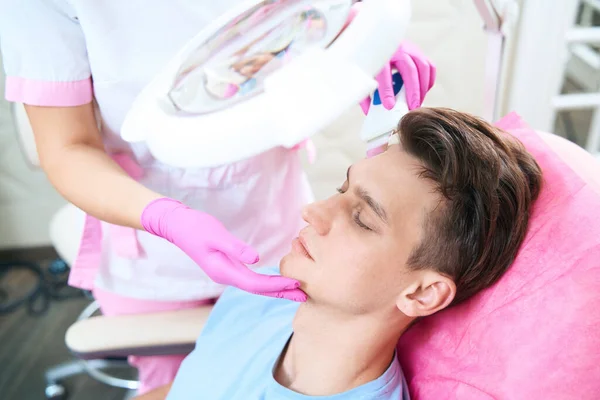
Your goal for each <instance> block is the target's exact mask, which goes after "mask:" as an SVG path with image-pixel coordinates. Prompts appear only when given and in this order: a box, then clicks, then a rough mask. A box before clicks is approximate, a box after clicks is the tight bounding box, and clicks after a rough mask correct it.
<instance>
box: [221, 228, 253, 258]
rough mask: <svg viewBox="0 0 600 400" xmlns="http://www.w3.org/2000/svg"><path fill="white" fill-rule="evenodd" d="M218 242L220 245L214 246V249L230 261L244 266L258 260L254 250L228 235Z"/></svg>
mask: <svg viewBox="0 0 600 400" xmlns="http://www.w3.org/2000/svg"><path fill="white" fill-rule="evenodd" d="M220 240H221V241H220V243H218V244H217V245H216V246H215V247H216V249H217V250H219V251H221V252H223V253H225V254H226V255H227V256H228V257H229V258H231V259H232V260H237V261H239V262H242V263H244V264H256V263H257V262H258V260H259V259H260V257H259V255H258V252H257V251H256V250H254V249H253V248H252V247H250V246H248V245H247V244H246V243H244V242H242V241H241V240H239V239H238V238H236V237H235V236H233V235H231V234H229V233H228V234H227V235H226V236H225V237H221V238H220Z"/></svg>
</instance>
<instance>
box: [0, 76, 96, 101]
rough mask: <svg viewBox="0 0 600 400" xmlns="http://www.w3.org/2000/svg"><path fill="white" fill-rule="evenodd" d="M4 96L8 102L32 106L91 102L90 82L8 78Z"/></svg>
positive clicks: (85, 80) (83, 80)
mask: <svg viewBox="0 0 600 400" xmlns="http://www.w3.org/2000/svg"><path fill="white" fill-rule="evenodd" d="M5 96H6V100H8V101H12V102H15V103H23V104H29V105H32V106H50V107H73V106H80V105H83V104H87V103H89V102H91V101H92V98H93V89H92V80H91V79H90V78H87V79H82V80H79V81H71V82H51V81H38V80H33V79H25V78H21V77H17V76H8V77H7V78H6V92H5Z"/></svg>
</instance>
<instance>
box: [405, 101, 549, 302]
mask: <svg viewBox="0 0 600 400" xmlns="http://www.w3.org/2000/svg"><path fill="white" fill-rule="evenodd" d="M398 129H399V134H400V141H401V143H402V146H403V148H404V150H405V151H407V152H408V153H410V154H412V155H413V156H415V157H417V158H418V159H419V160H421V162H422V164H423V171H422V172H421V176H422V177H424V178H427V179H430V180H431V181H433V182H434V183H435V184H436V186H437V189H438V190H439V193H440V194H441V195H442V198H443V201H442V202H441V203H440V206H439V207H438V208H436V209H435V210H434V211H433V212H431V213H430V214H429V215H428V216H427V217H426V221H425V234H426V238H425V239H424V240H423V241H422V243H421V244H420V245H419V246H417V248H415V250H414V251H413V253H412V254H411V256H410V258H409V261H408V265H409V267H411V268H415V269H422V268H432V269H434V270H436V271H438V272H440V273H443V274H445V275H447V276H449V277H451V278H452V279H453V280H454V282H455V283H456V297H455V299H454V301H453V304H456V303H459V302H461V301H463V300H465V299H467V298H469V297H471V296H473V295H474V294H476V293H477V292H479V291H480V290H482V289H484V288H486V287H488V286H490V285H492V284H493V283H494V282H496V281H497V280H498V279H499V278H500V277H501V276H502V274H504V272H505V271H506V270H507V269H508V268H509V267H510V265H511V264H512V262H513V260H514V259H515V257H516V255H517V252H518V250H519V247H520V245H521V243H522V241H523V239H524V238H525V234H526V232H527V225H528V222H529V215H530V212H531V208H532V204H533V202H534V201H535V199H536V198H537V196H538V194H539V192H540V189H541V185H542V172H541V169H540V167H539V166H538V164H537V163H536V161H535V160H534V158H533V157H532V156H531V155H530V154H529V153H528V152H527V150H525V147H524V146H523V145H522V144H521V142H519V141H518V140H517V139H516V138H514V137H512V136H510V135H509V134H507V133H506V132H503V131H501V130H500V129H498V128H495V127H493V126H492V125H490V124H488V123H487V122H485V121H483V120H481V119H479V118H476V117H474V116H472V115H469V114H466V113H462V112H458V111H454V110H450V109H444V108H421V109H418V110H415V111H412V112H410V113H408V114H406V115H405V116H404V118H402V120H401V121H400V124H399V127H398Z"/></svg>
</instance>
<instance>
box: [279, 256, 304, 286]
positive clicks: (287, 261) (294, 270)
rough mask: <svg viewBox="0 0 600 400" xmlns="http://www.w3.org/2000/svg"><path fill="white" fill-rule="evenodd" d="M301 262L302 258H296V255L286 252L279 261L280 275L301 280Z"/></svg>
mask: <svg viewBox="0 0 600 400" xmlns="http://www.w3.org/2000/svg"><path fill="white" fill-rule="evenodd" d="M301 263H302V260H300V259H298V257H297V256H296V255H294V254H291V253H288V254H287V255H286V256H284V257H283V258H282V259H281V261H280V262H279V273H280V274H281V276H285V277H286V278H291V279H297V280H299V281H302V276H303V275H304V274H302V273H301V271H302V265H300V264H301Z"/></svg>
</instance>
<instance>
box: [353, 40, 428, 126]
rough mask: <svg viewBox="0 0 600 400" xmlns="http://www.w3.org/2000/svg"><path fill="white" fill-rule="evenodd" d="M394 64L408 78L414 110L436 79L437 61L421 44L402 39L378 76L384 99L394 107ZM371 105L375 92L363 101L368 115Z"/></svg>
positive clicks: (410, 101) (407, 95)
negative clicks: (423, 51) (420, 46)
mask: <svg viewBox="0 0 600 400" xmlns="http://www.w3.org/2000/svg"><path fill="white" fill-rule="evenodd" d="M394 68H395V69H396V70H397V71H398V72H399V73H400V75H401V76H402V80H403V81H404V86H405V88H406V100H407V103H408V109H409V110H413V109H415V108H419V107H421V104H423V100H425V95H427V92H429V90H430V89H431V88H432V87H433V84H434V83H435V74H436V70H435V65H433V63H432V62H431V61H429V59H428V58H427V57H425V56H424V55H423V53H422V52H421V50H419V48H418V47H417V46H415V45H414V44H412V43H410V42H406V41H405V42H404V43H402V44H401V45H400V47H398V50H396V52H395V53H394V55H393V56H392V59H391V60H390V62H389V63H388V64H386V66H385V67H383V69H382V70H381V72H380V73H379V74H378V75H377V76H376V77H375V80H376V81H377V84H378V90H379V95H380V96H381V103H382V105H383V106H384V107H385V108H386V109H387V110H391V109H392V108H394V105H396V97H395V96H394V87H393V84H392V69H394ZM370 105H371V96H368V97H366V98H365V99H364V100H363V101H361V102H360V107H361V108H362V110H363V112H364V113H365V115H366V114H367V113H368V112H369V107H370Z"/></svg>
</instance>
